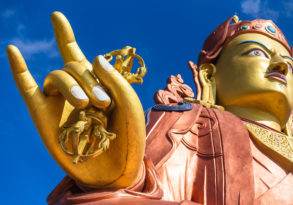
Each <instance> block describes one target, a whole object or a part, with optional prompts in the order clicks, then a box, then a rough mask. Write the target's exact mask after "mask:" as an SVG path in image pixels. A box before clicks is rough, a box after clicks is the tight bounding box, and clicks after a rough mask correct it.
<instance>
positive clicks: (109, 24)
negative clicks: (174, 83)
mask: <svg viewBox="0 0 293 205" xmlns="http://www.w3.org/2000/svg"><path fill="white" fill-rule="evenodd" d="M55 10H58V11H61V12H63V13H64V14H65V15H66V17H67V18H68V19H69V21H70V22H71V25H72V27H73V29H74V31H75V35H76V39H77V41H78V43H79V45H80V47H81V49H82V50H83V52H84V53H85V55H86V56H87V58H88V59H89V60H90V61H92V60H93V59H94V57H95V56H96V55H98V54H104V53H106V52H108V51H111V50H114V49H117V48H122V47H124V46H126V45H131V46H134V47H136V48H137V52H138V53H139V54H140V55H141V56H142V57H143V58H144V60H145V62H146V64H147V67H148V74H147V76H146V77H145V82H144V84H143V85H142V86H135V89H136V91H137V93H138V95H139V97H140V99H141V101H142V103H143V106H144V108H145V109H146V108H148V107H150V106H152V105H153V94H154V92H155V91H156V90H158V89H159V88H164V87H165V82H166V78H167V77H168V76H170V75H171V74H173V75H174V74H177V73H181V74H182V76H183V78H184V80H185V81H186V82H187V84H189V85H191V86H193V84H192V78H191V73H190V71H189V69H188V68H187V66H186V63H187V61H188V60H194V61H196V60H197V55H198V53H199V51H200V49H201V46H202V43H203V41H204V39H205V38H206V37H207V35H208V34H209V33H210V32H211V31H212V30H213V29H214V28H215V27H216V26H217V25H218V24H219V23H222V22H223V21H224V20H225V19H227V18H228V17H229V16H232V15H234V14H235V13H236V14H238V15H239V17H240V19H243V20H245V19H253V18H266V19H268V18H269V19H273V20H274V22H275V23H276V24H277V25H278V26H279V27H280V28H281V29H282V30H283V32H284V33H285V35H286V37H287V39H288V40H289V42H290V43H292V38H293V35H292V31H293V27H292V26H293V25H292V22H293V18H292V17H293V0H280V1H273V0H242V1H233V0H230V1H228V0H225V1H219V0H205V1H196V0H184V1H172V0H165V1H162V0H161V1H158V0H147V1H146V0H144V1H138V0H136V1H135V0H124V1H121V0H120V1H118V0H117V1H116V0H112V1H79V0H78V1H52V0H51V1H49V0H47V1H41V0H38V1H26V2H25V3H24V1H14V0H9V1H5V0H1V1H0V63H1V64H0V65H1V69H0V85H1V92H0V99H1V101H0V108H1V109H0V116H1V118H0V125H1V129H0V130H1V131H0V137H1V138H0V139H1V149H0V156H2V157H1V165H0V166H1V169H0V176H1V178H2V179H1V184H2V185H1V187H0V196H1V204H45V202H46V201H45V200H46V197H47V195H48V194H49V192H50V191H51V190H52V189H53V188H54V187H55V185H57V184H58V182H59V181H60V180H61V179H62V178H63V176H64V175H65V174H64V172H63V171H62V169H61V168H59V166H58V165H57V164H56V162H55V161H54V160H53V159H52V158H51V156H50V155H49V154H48V152H47V150H46V149H45V147H44V145H43V143H42V141H41V139H40V137H39V135H38V133H37V132H36V129H35V127H34V125H33V123H32V121H31V118H30V116H29V114H28V112H27V109H26V107H25V105H24V102H23V100H22V98H21V97H20V95H19V92H18V90H17V89H16V86H15V83H14V81H13V78H12V75H11V72H10V68H9V66H8V61H7V58H6V53H5V47H6V45H7V44H9V43H14V44H16V45H17V46H18V47H19V48H20V50H21V51H22V52H23V54H24V56H25V58H26V60H27V64H28V66H29V68H30V70H31V72H32V74H33V75H34V77H35V78H36V80H37V82H38V83H39V85H42V83H43V80H44V78H45V76H46V75H47V74H48V73H49V72H50V71H52V70H55V69H59V68H61V67H62V66H63V64H62V60H61V58H60V55H59V53H58V50H57V47H56V43H55V41H54V36H53V30H52V27H51V23H50V13H51V12H53V11H55Z"/></svg>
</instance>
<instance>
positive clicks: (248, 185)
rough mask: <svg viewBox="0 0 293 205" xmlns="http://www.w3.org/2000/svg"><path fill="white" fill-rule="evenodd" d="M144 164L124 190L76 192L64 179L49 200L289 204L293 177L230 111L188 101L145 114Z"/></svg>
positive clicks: (107, 204)
mask: <svg viewBox="0 0 293 205" xmlns="http://www.w3.org/2000/svg"><path fill="white" fill-rule="evenodd" d="M143 167H144V169H143V172H142V173H141V177H140V178H139V180H138V181H137V182H136V183H135V184H134V185H133V186H132V187H128V188H127V189H123V190H113V191H103V190H99V191H92V192H84V191H81V189H80V187H78V186H77V185H76V184H75V183H74V182H73V181H72V180H71V179H69V178H68V177H67V178H65V179H64V180H63V181H62V182H61V183H60V184H59V185H58V186H57V187H56V188H55V190H54V191H53V192H52V193H51V194H50V195H49V197H48V203H49V204H55V205H56V204H82V205H84V204H88V205H100V204H105V205H110V204H111V205H114V204H129V205H130V204H131V205H132V204H148V205H152V204H153V205H172V204H190V205H191V204H207V205H229V204H235V205H236V204H237V205H238V204H241V205H243V204H247V205H251V204H255V205H257V204H275V205H277V204H282V205H288V204H293V176H292V173H291V172H288V171H286V170H285V169H283V168H282V167H281V166H280V165H278V164H277V163H275V162H274V161H272V160H271V159H270V158H269V157H268V156H266V155H265V154H263V153H262V152H261V151H260V149H259V148H258V147H256V146H255V145H254V143H253V142H252V141H251V139H250V137H249V133H248V131H247V130H246V128H245V127H244V125H243V122H242V121H241V120H240V119H239V118H238V117H236V116H234V115H233V114H231V113H229V112H223V111H219V110H216V109H208V108H204V107H202V106H201V105H198V104H193V105H192V109H191V110H188V111H170V110H168V111H158V110H152V111H151V112H150V113H148V123H147V146H146V157H145V161H144V166H143Z"/></svg>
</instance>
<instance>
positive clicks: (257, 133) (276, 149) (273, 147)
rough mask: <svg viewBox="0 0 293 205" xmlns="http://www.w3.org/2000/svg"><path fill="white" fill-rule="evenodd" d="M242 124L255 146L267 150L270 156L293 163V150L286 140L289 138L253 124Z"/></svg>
mask: <svg viewBox="0 0 293 205" xmlns="http://www.w3.org/2000/svg"><path fill="white" fill-rule="evenodd" d="M244 124H245V126H246V127H247V129H248V131H249V132H250V133H251V137H252V139H253V140H254V141H255V142H256V143H257V144H259V145H261V146H262V147H264V148H265V149H267V150H269V151H270V153H271V154H272V155H273V153H275V155H277V156H279V157H280V156H281V157H282V158H285V159H287V160H288V161H289V162H291V163H293V148H292V147H291V145H290V142H289V139H288V138H290V136H289V137H288V136H287V135H286V134H283V133H280V132H277V131H273V130H270V129H266V128H263V127H261V126H259V125H256V124H253V123H249V122H244Z"/></svg>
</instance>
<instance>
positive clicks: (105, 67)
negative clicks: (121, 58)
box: [98, 55, 114, 71]
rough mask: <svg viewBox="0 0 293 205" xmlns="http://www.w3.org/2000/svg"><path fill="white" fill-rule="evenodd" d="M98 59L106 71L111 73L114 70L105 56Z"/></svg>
mask: <svg viewBox="0 0 293 205" xmlns="http://www.w3.org/2000/svg"><path fill="white" fill-rule="evenodd" d="M98 59H99V62H100V64H101V66H102V68H103V69H104V70H106V71H111V70H113V69H114V67H113V66H112V65H111V64H110V63H109V62H108V61H107V60H106V59H105V57H104V56H102V55H99V56H98Z"/></svg>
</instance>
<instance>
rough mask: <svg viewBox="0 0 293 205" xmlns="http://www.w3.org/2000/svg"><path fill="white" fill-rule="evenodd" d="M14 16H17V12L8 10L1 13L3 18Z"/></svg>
mask: <svg viewBox="0 0 293 205" xmlns="http://www.w3.org/2000/svg"><path fill="white" fill-rule="evenodd" d="M14 14H15V10H12V9H6V10H4V11H3V12H2V13H1V17H2V18H5V19H7V18H10V17H12V16H14Z"/></svg>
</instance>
